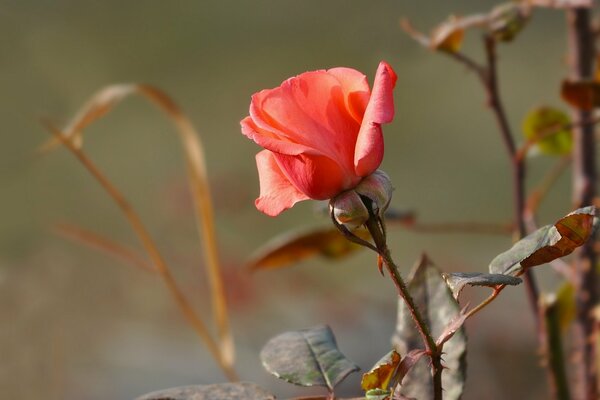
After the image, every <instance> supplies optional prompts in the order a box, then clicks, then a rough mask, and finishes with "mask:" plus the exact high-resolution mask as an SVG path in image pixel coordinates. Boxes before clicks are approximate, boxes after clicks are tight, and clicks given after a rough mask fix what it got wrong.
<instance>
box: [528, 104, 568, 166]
mask: <svg viewBox="0 0 600 400" xmlns="http://www.w3.org/2000/svg"><path fill="white" fill-rule="evenodd" d="M570 124H571V119H570V118H569V116H568V115H567V114H565V113H564V112H562V111H561V110H558V109H556V108H552V107H538V108H535V109H533V110H531V111H529V113H527V115H526V116H525V120H524V121H523V133H524V134H525V137H526V138H527V139H528V140H530V141H532V142H535V143H536V147H537V148H538V149H539V150H540V152H541V153H543V154H549V155H563V154H569V153H570V152H571V149H572V148H573V138H572V135H571V131H570V130H569V129H567V127H568V126H569V125H570Z"/></svg>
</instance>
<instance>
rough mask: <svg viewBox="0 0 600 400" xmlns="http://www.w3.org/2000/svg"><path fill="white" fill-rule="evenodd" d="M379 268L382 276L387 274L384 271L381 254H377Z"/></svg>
mask: <svg viewBox="0 0 600 400" xmlns="http://www.w3.org/2000/svg"><path fill="white" fill-rule="evenodd" d="M377 268H378V269H379V273H380V274H381V276H385V274H384V273H383V257H381V255H380V254H378V255H377Z"/></svg>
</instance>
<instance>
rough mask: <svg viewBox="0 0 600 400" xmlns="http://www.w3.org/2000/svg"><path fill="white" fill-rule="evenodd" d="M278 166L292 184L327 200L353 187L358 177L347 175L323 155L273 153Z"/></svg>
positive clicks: (311, 195)
mask: <svg viewBox="0 0 600 400" xmlns="http://www.w3.org/2000/svg"><path fill="white" fill-rule="evenodd" d="M274 156H275V159H276V160H277V163H278V164H279V167H280V168H281V170H282V171H283V173H284V174H285V176H286V177H287V179H289V181H290V182H292V183H293V185H294V186H295V187H296V188H297V189H298V190H300V191H301V192H302V193H305V194H306V195H307V196H308V197H310V198H311V199H314V200H327V199H330V198H332V197H334V196H335V195H337V194H338V193H340V192H342V191H344V190H346V189H350V188H352V187H354V186H355V185H356V184H358V182H359V181H360V178H359V177H357V176H354V175H353V174H351V175H349V174H347V173H346V172H344V171H343V170H342V168H341V167H340V165H339V164H338V163H336V162H335V161H333V160H331V159H329V158H327V157H323V156H307V155H304V154H300V155H298V156H288V155H285V154H277V153H274Z"/></svg>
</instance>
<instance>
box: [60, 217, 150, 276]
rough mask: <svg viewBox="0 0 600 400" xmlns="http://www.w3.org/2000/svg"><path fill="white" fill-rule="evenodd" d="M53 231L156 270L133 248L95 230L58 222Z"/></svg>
mask: <svg viewBox="0 0 600 400" xmlns="http://www.w3.org/2000/svg"><path fill="white" fill-rule="evenodd" d="M54 231H55V232H56V233H57V234H59V235H61V236H64V237H66V238H68V239H71V240H73V241H77V242H80V243H83V244H85V245H87V246H90V247H92V248H94V249H97V250H100V251H103V252H105V253H107V254H110V255H111V256H113V257H115V258H117V259H119V260H121V261H123V262H125V263H127V264H131V265H133V266H135V267H138V268H141V269H143V270H145V271H149V272H156V269H155V268H154V266H153V265H152V264H149V263H148V262H147V261H146V260H145V259H144V258H143V257H142V256H141V255H140V254H138V253H137V252H136V251H135V250H133V249H130V248H128V247H125V246H124V245H122V244H120V243H117V242H115V241H114V240H111V239H109V238H107V237H104V236H101V235H99V234H97V233H95V232H91V231H88V230H86V229H82V228H79V227H76V226H74V225H69V224H58V225H56V226H55V227H54Z"/></svg>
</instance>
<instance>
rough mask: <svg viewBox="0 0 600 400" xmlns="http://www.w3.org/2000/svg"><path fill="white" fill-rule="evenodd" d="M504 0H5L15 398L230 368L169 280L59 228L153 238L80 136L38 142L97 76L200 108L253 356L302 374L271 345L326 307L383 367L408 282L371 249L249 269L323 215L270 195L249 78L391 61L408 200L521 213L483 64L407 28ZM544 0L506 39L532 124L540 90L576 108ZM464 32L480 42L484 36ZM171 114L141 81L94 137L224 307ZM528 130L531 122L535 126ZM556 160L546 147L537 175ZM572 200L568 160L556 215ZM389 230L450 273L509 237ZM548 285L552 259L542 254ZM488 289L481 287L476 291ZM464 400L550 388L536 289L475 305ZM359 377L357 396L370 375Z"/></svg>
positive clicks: (431, 218) (92, 142) (511, 71)
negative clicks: (81, 146) (261, 253)
mask: <svg viewBox="0 0 600 400" xmlns="http://www.w3.org/2000/svg"><path fill="white" fill-rule="evenodd" d="M493 4H495V2H494V1H487V0H486V1H483V0H468V1H467V0H463V1H458V0H454V1H443V2H441V1H433V0H427V1H403V0H373V1H365V0H363V1H354V0H353V1H348V0H327V1H324V0H303V1H292V0H253V1H234V0H205V1H192V0H189V1H187V0H185V1H184V0H177V1H171V2H165V1H158V0H157V1H135V2H134V1H129V2H123V1H114V0H103V1H92V0H89V1H67V0H59V1H39V0H4V1H2V2H0V121H1V124H0V130H1V133H0V139H1V144H0V188H1V189H0V190H1V192H0V193H1V196H0V204H1V208H0V210H1V211H0V390H1V393H2V397H3V398H14V399H36V398H44V399H78V400H81V399H90V400H91V399H130V398H133V397H135V396H137V395H141V394H143V393H146V392H149V391H153V390H157V389H161V388H166V387H171V386H177V385H183V384H197V383H212V382H219V381H223V380H224V377H223V376H222V375H221V373H220V372H219V370H218V368H217V367H216V365H215V363H214V361H213V360H212V359H211V358H210V357H209V355H208V353H207V351H206V350H205V349H204V347H203V346H202V344H201V343H200V342H199V340H198V339H197V337H196V336H195V335H194V333H193V332H192V330H191V328H190V327H189V326H187V325H186V323H185V322H184V321H183V319H182V318H181V316H180V313H179V311H178V310H177V308H176V307H175V305H174V303H173V302H172V300H171V298H170V297H169V296H168V293H167V292H166V290H165V288H164V287H163V284H162V282H161V281H160V280H159V279H157V278H156V277H154V276H152V275H151V274H148V273H144V272H143V271H139V270H137V269H135V268H132V267H131V266H129V265H122V264H120V263H118V262H116V261H115V260H114V259H112V258H110V257H107V256H105V255H103V254H100V253H97V252H94V251H92V250H89V249H87V248H84V247H82V246H79V245H76V244H73V243H71V242H68V241H66V240H64V239H63V238H60V237H58V236H56V235H54V234H53V233H52V232H51V228H52V226H53V225H54V224H55V223H57V222H70V223H73V224H76V225H78V226H82V227H85V228H88V229H92V230H96V231H98V232H101V233H103V234H105V235H108V236H110V237H111V238H114V239H116V240H119V241H123V242H125V243H129V244H131V245H134V246H136V245H137V243H136V240H135V237H134V236H133V235H132V232H131V231H130V230H129V227H128V226H127V225H126V223H125V222H124V221H123V219H122V218H121V215H120V214H119V212H118V210H117V209H116V207H115V206H114V204H113V203H112V202H111V201H110V200H109V199H108V197H107V196H106V195H105V193H104V192H103V191H102V190H101V189H100V188H99V187H98V185H97V184H96V183H95V182H94V181H93V180H92V179H91V177H90V176H88V174H87V173H86V172H85V171H84V170H83V169H82V168H81V167H80V166H79V164H77V162H76V161H75V160H74V159H73V157H72V156H71V155H70V154H68V153H67V152H66V151H64V150H62V149H59V150H57V151H55V152H53V153H51V154H47V155H44V156H40V155H37V154H35V151H34V150H35V149H36V147H37V146H38V145H39V144H40V143H41V142H43V141H44V140H46V139H47V133H46V132H45V131H44V129H42V127H41V125H40V123H39V122H38V121H39V118H40V117H48V116H49V117H52V118H54V119H55V120H56V121H58V122H65V121H66V120H68V118H69V117H70V116H71V115H72V114H73V113H74V112H75V111H76V110H77V109H78V107H79V106H80V105H81V104H82V103H83V102H84V101H85V100H86V99H87V98H88V97H89V96H90V95H91V94H92V93H93V92H95V91H96V90H97V89H99V88H101V87H103V86H105V85H107V84H111V83H117V82H147V83H151V84H153V85H156V86H158V87H160V88H162V89H163V90H165V91H166V92H168V93H169V94H170V95H171V96H172V97H173V98H174V99H175V100H176V101H177V102H178V103H179V104H180V105H181V106H182V107H183V109H184V110H185V111H186V112H187V114H188V115H189V116H190V117H191V119H192V120H193V122H194V123H195V124H196V126H197V127H198V129H199V130H200V131H201V135H202V140H203V141H204V143H205V146H206V148H207V164H208V168H209V173H210V176H211V181H212V184H213V191H214V200H215V204H216V219H217V224H218V236H219V240H220V249H221V255H222V259H223V262H224V264H225V267H226V268H225V276H226V280H227V289H228V292H229V296H230V299H229V300H230V305H231V318H232V322H233V326H234V332H235V336H236V342H237V345H238V364H237V365H238V370H239V372H240V375H241V376H242V378H243V379H244V380H250V381H255V382H257V383H259V384H260V385H262V386H263V387H265V388H267V389H269V390H271V391H272V392H274V393H276V394H278V395H279V397H280V398H285V397H286V396H291V395H293V394H297V393H306V392H302V391H298V390H296V389H295V388H293V387H290V386H288V385H286V384H283V383H280V382H279V381H277V380H276V379H275V378H273V377H271V376H269V375H268V374H267V373H266V372H264V371H263V370H262V368H261V366H260V362H259V360H258V353H259V351H260V348H261V346H262V345H263V344H264V343H265V342H266V341H267V340H268V339H269V338H270V337H272V336H274V335H275V334H277V333H279V332H282V331H285V330H291V329H299V328H303V327H308V326H312V325H316V324H320V323H328V324H330V325H331V326H332V328H333V329H334V331H335V333H336V335H337V338H338V344H339V346H340V348H341V350H342V351H343V352H344V353H345V354H346V355H347V356H348V357H349V358H351V359H353V360H355V361H356V362H357V363H358V364H360V365H361V366H362V367H363V369H365V370H366V369H368V368H370V366H371V365H372V364H373V363H374V362H375V361H376V360H377V359H379V357H380V356H381V355H383V354H384V353H386V352H387V351H388V349H389V338H390V335H391V333H392V331H393V327H394V319H395V306H396V305H395V295H394V293H395V292H394V289H393V287H392V285H391V283H390V282H388V281H387V280H386V279H383V278H381V276H380V275H379V274H378V272H377V271H376V268H375V260H374V258H373V256H372V255H370V254H367V253H366V252H363V253H361V254H357V255H356V256H354V257H351V258H349V259H346V260H343V261H341V262H336V263H326V262H323V261H320V260H314V261H312V260H311V261H309V262H304V263H302V264H299V265H297V266H295V267H291V268H288V269H283V270H279V271H264V272H259V273H255V274H248V273H247V272H246V271H245V270H244V268H243V265H244V262H245V260H246V259H247V258H248V256H249V255H250V254H251V253H252V252H253V251H254V250H255V249H256V248H257V247H259V246H260V245H261V244H263V243H264V242H266V241H267V240H268V239H270V238H271V237H273V236H275V235H277V234H279V233H281V232H284V231H288V230H291V229H299V228H305V227H310V226H322V225H325V224H327V221H325V220H323V219H320V218H319V217H316V216H314V213H313V209H312V205H311V204H309V202H306V203H304V204H299V205H298V206H297V207H294V209H293V210H290V211H288V212H286V213H284V214H283V215H281V216H280V217H278V218H276V219H272V218H268V217H266V216H264V215H261V214H260V213H259V212H258V211H256V210H255V209H254V206H253V201H254V198H255V197H256V196H257V194H258V179H257V174H256V171H255V166H254V154H255V153H256V152H257V151H258V148H257V146H256V145H254V144H253V143H252V142H250V141H249V140H247V139H246V138H245V137H243V136H242V135H241V134H240V129H239V120H240V119H241V118H243V117H244V116H245V115H246V113H247V109H248V104H249V99H250V95H251V94H252V93H254V92H255V91H258V90H260V89H263V88H269V87H274V86H277V85H278V84H279V83H280V82H281V81H283V80H284V79H286V78H287V77H289V76H293V75H295V74H298V73H301V72H304V71H307V70H313V69H320V68H329V67H334V66H349V67H354V68H356V69H359V70H361V71H364V72H365V73H366V74H367V75H368V76H369V77H370V79H372V77H373V74H374V72H375V69H376V67H377V64H378V62H379V61H380V60H382V59H385V60H387V61H388V62H390V63H391V65H392V66H393V67H394V68H395V70H396V72H397V73H398V76H399V79H398V85H397V87H396V91H395V96H396V107H397V118H396V120H395V121H394V122H393V123H392V124H391V125H389V126H386V127H385V138H386V156H385V160H384V162H383V169H384V170H385V171H387V172H388V173H389V175H390V176H391V178H392V180H393V182H394V185H395V187H396V191H395V194H394V199H393V202H392V204H393V206H395V207H401V208H407V209H413V210H415V211H416V212H417V214H418V218H419V220H420V221H423V222H460V221H464V220H470V221H482V222H507V221H509V220H510V218H511V215H512V208H511V207H512V202H511V182H510V171H509V169H508V160H507V157H506V154H505V152H504V147H503V144H502V142H501V139H500V136H499V134H498V132H497V129H496V126H495V125H494V119H493V117H492V115H491V114H490V113H489V112H488V111H487V110H486V107H485V104H484V94H483V92H482V90H481V88H480V85H479V82H477V80H476V79H475V77H474V76H472V75H470V74H469V73H468V72H467V71H465V68H464V67H462V66H461V65H458V64H456V63H454V62H453V61H451V60H449V59H448V58H446V57H443V56H441V55H437V54H433V53H430V52H428V51H426V50H424V49H422V48H420V47H419V46H418V45H416V44H415V43H414V42H412V41H411V40H410V39H409V38H407V37H406V35H404V34H403V33H402V32H401V30H400V28H399V19H400V17H402V16H408V17H410V18H411V19H412V20H413V22H414V23H415V24H416V26H417V27H420V28H422V29H424V30H429V29H430V28H431V27H433V26H434V25H435V24H436V23H438V22H440V21H441V20H443V19H444V18H445V17H446V16H447V15H449V14H451V13H456V14H468V13H472V12H479V11H486V10H488V9H489V8H490V7H491V6H492V5H493ZM564 22H565V21H564V15H562V13H561V12H560V11H538V12H537V13H536V15H535V17H534V18H533V20H532V21H531V23H530V25H529V26H528V27H527V29H526V30H525V31H524V32H523V33H522V35H520V36H519V37H518V39H517V41H516V42H514V43H511V44H508V45H502V46H500V49H499V56H500V74H501V89H502V94H503V96H504V99H505V102H506V106H507V111H508V114H509V118H510V121H511V124H512V126H513V128H514V129H515V131H516V132H517V133H519V127H520V123H521V120H522V117H523V115H524V114H525V112H526V111H527V110H528V109H530V108H531V107H532V106H534V105H538V104H542V103H545V104H550V105H555V106H561V107H562V106H563V104H561V101H560V99H559V96H558V86H559V82H560V80H561V78H562V77H564V76H565V75H566V66H565V57H564V51H565V44H566V43H565V38H564V36H565V24H564ZM465 51H466V52H468V53H470V54H472V55H473V56H474V57H481V56H482V53H481V45H480V36H479V34H478V33H477V32H472V33H470V34H469V36H468V38H467V41H466V44H465ZM173 133H174V131H173V128H172V127H171V125H170V123H169V122H168V121H166V120H165V119H164V118H163V116H162V115H160V114H159V113H158V112H156V111H155V109H154V108H153V107H152V106H150V105H149V104H148V103H146V102H145V101H143V100H140V99H131V100H127V101H126V103H124V104H123V105H121V106H120V107H118V108H117V109H116V110H115V111H114V112H113V113H112V114H111V115H109V116H108V117H107V118H105V119H103V120H101V121H100V122H99V123H98V124H96V125H94V126H93V127H92V128H91V129H90V132H89V135H88V136H87V138H88V139H87V141H86V149H87V150H88V152H89V154H90V155H91V156H92V158H93V159H94V160H96V161H97V163H98V164H99V165H100V166H101V167H102V168H103V170H104V171H105V172H106V174H107V175H108V176H109V177H110V178H111V179H112V180H113V181H114V182H115V183H116V184H117V185H118V186H119V187H121V188H122V189H123V191H124V192H125V193H126V194H127V195H128V197H129V198H130V199H131V201H132V202H133V203H134V204H135V206H136V207H137V209H138V211H139V212H140V213H141V215H142V216H143V218H144V220H145V221H146V223H147V224H148V226H149V227H150V228H151V231H152V233H153V235H154V236H155V238H156V239H157V241H158V242H159V244H160V247H161V250H163V251H164V254H165V255H166V256H167V258H168V259H169V261H171V263H172V265H173V266H174V267H175V270H176V275H177V277H178V279H179V281H180V282H181V285H182V287H183V288H184V289H185V290H186V292H187V293H188V294H189V295H190V296H191V297H192V298H193V300H194V302H195V304H197V306H198V308H199V309H201V310H202V311H203V314H204V315H207V314H208V311H209V307H208V306H207V285H206V279H205V277H204V275H203V273H202V262H203V261H202V253H201V247H200V245H199V241H198V237H197V234H196V230H195V226H194V224H193V210H192V208H191V203H190V199H189V195H188V191H187V187H186V180H185V170H184V165H183V161H182V155H181V152H180V148H179V143H178V142H177V140H176V137H175V135H174V134H173ZM519 140H520V138H519ZM551 164H552V160H547V159H544V158H535V159H531V160H530V169H529V176H528V183H529V184H530V185H533V184H534V183H535V182H537V181H539V179H540V177H541V176H542V173H543V171H544V170H545V169H546V168H548V167H549V166H550V165H551ZM569 209H570V178H569V174H568V173H567V174H566V175H565V176H563V177H562V178H561V180H560V181H559V182H558V184H557V186H556V187H555V188H554V189H553V191H552V192H551V194H550V197H549V198H548V200H547V201H546V202H545V203H544V204H543V206H542V208H541V213H540V221H541V222H544V223H546V222H550V221H553V220H555V219H556V218H557V217H558V216H562V215H563V214H564V213H566V212H567V211H568V210H569ZM390 244H391V247H392V249H393V254H394V256H395V257H396V259H397V261H398V263H399V264H400V265H402V266H403V268H404V271H405V272H406V271H408V268H409V267H410V266H411V264H412V263H413V261H414V260H415V259H416V258H417V257H418V256H419V254H420V253H421V252H422V251H427V252H428V253H429V255H430V257H431V258H432V259H433V260H434V261H435V262H436V263H437V264H438V266H440V267H441V268H442V269H444V270H447V271H467V270H477V271H481V270H485V269H486V268H487V265H488V263H489V261H490V260H491V259H492V258H493V257H494V256H495V255H496V254H498V253H499V252H501V251H503V250H504V249H506V248H507V247H508V246H509V245H510V238H509V237H503V236H483V235H472V234H471V235H469V234H452V235H447V234H437V235H432V234H429V235H426V234H416V233H412V232H409V231H406V230H402V229H393V231H392V233H391V239H390ZM538 276H539V279H540V281H541V283H542V286H543V289H544V290H545V291H552V290H554V289H555V287H556V280H555V277H554V274H553V272H552V271H551V270H550V269H549V268H547V267H542V268H540V269H539V271H538ZM484 292H485V291H484V290H473V291H469V292H468V293H467V297H470V298H471V299H473V301H476V300H477V299H479V298H481V297H482V296H483V294H484ZM468 334H469V338H470V344H469V354H468V363H469V366H468V374H469V380H468V382H467V389H466V393H465V396H464V398H465V399H506V398H519V399H544V398H547V393H546V391H545V386H546V381H545V377H544V374H543V372H542V370H541V369H540V368H539V367H538V359H537V356H536V353H537V347H536V346H537V345H536V341H535V337H534V331H533V324H532V319H531V315H530V313H529V306H528V305H527V302H526V299H525V295H524V291H523V288H522V287H518V288H510V289H507V290H506V291H505V294H504V295H503V296H502V297H501V298H500V299H499V300H498V301H496V302H495V303H494V304H493V305H492V306H490V307H489V309H488V310H486V312H484V313H482V314H480V315H478V316H477V318H474V320H472V321H471V322H470V323H469V324H468ZM357 382H358V375H356V377H354V378H351V379H349V380H348V381H347V382H346V383H344V384H343V387H342V393H345V394H358V393H360V392H359V391H358V390H357V388H358V383H357Z"/></svg>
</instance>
